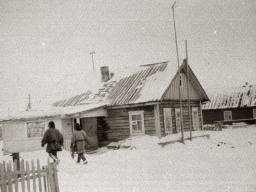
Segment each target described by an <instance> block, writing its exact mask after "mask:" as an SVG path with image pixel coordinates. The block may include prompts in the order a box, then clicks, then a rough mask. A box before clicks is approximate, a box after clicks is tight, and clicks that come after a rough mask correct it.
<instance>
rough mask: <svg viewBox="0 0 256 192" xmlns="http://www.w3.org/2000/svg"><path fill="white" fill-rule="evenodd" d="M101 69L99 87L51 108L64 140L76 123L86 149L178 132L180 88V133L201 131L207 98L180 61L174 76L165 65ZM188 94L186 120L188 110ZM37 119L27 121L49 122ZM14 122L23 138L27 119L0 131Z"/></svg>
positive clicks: (189, 71) (174, 70)
mask: <svg viewBox="0 0 256 192" xmlns="http://www.w3.org/2000/svg"><path fill="white" fill-rule="evenodd" d="M102 69H104V70H101V71H102V75H103V77H102V80H103V83H102V86H101V87H100V88H99V89H97V91H94V92H93V91H89V92H85V93H81V94H80V95H77V96H74V97H72V98H68V99H66V100H62V101H58V102H55V103H53V105H52V106H53V108H52V110H53V112H52V115H51V117H50V118H51V119H53V118H54V119H53V120H54V121H55V120H56V121H57V122H58V125H57V127H58V128H59V129H60V130H61V131H62V133H63V134H64V137H65V140H66V141H68V140H70V138H71V134H72V131H73V125H74V123H75V122H79V123H80V124H81V126H82V128H83V129H84V130H85V131H86V132H87V135H88V136H89V137H90V140H91V143H92V146H91V148H92V149H94V148H97V147H98V146H104V145H107V144H108V143H110V142H112V141H118V140H122V139H126V138H128V137H131V136H136V135H144V134H147V135H157V136H158V137H161V136H165V135H166V134H173V133H177V132H179V131H180V120H181V115H180V104H179V94H178V93H179V91H178V90H179V84H180V83H181V99H182V112H183V120H182V121H183V128H184V130H185V131H186V130H189V125H190V122H189V121H191V124H192V125H193V129H194V130H200V129H202V122H203V120H202V103H203V102H206V101H209V98H208V96H207V95H206V93H205V91H204V89H203V88H202V86H201V84H200V83H199V81H198V79H197V78H196V76H195V74H194V73H193V71H192V70H191V68H190V67H189V66H187V63H186V61H185V60H184V62H183V64H182V66H181V68H180V69H181V76H180V77H179V74H178V72H177V67H176V66H172V65H170V64H168V62H162V63H155V64H148V65H142V66H140V68H139V69H138V70H136V71H133V72H130V73H129V72H127V71H126V72H125V73H124V74H115V75H114V76H113V77H112V78H110V76H109V73H108V70H107V69H108V68H107V67H104V68H102ZM187 69H188V70H187ZM188 74H189V80H190V81H189V82H188V79H187V76H188ZM188 91H189V95H190V111H191V114H192V118H191V119H189V111H188V110H189V109H188ZM46 113H47V112H46ZM42 117H43V116H42V115H41V116H40V115H38V116H35V117H34V118H33V120H31V122H40V121H41V122H42V121H44V122H45V121H48V120H49V119H48V118H49V115H48V116H47V119H46V117H44V119H43V118H42ZM15 121H16V122H23V125H21V127H22V126H23V128H24V130H23V131H24V133H23V135H24V137H28V130H29V128H28V118H24V117H22V118H19V119H17V118H16V117H13V118H9V119H6V120H5V121H4V127H6V125H5V124H8V123H10V124H12V123H13V122H15ZM9 127H12V126H11V125H10V126H9ZM10 129H18V128H14V127H12V128H10ZM4 130H5V128H4ZM5 131H7V130H5ZM37 136H38V135H37ZM4 138H5V136H4Z"/></svg>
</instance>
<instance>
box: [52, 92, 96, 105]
mask: <svg viewBox="0 0 256 192" xmlns="http://www.w3.org/2000/svg"><path fill="white" fill-rule="evenodd" d="M91 94H92V92H91V91H87V92H85V93H82V94H79V95H76V96H74V97H71V98H69V99H65V100H61V101H57V102H55V103H53V104H52V106H53V107H67V106H76V105H78V104H80V103H81V102H83V101H84V100H87V99H89V97H90V95H91Z"/></svg>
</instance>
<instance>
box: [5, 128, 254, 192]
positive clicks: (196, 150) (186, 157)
mask: <svg viewBox="0 0 256 192" xmlns="http://www.w3.org/2000/svg"><path fill="white" fill-rule="evenodd" d="M194 134H197V133H194ZM205 134H210V139H207V138H206V137H204V138H197V139H194V140H193V141H192V142H191V141H186V142H185V145H184V144H181V143H175V144H170V145H167V146H165V147H163V148H162V147H161V146H160V145H158V144H157V142H158V139H157V138H156V137H150V136H144V137H142V138H140V139H135V140H134V141H133V145H134V146H135V147H136V149H132V150H131V149H119V150H107V149H106V148H102V149H100V150H99V152H98V153H96V154H90V155H86V157H87V159H88V161H89V163H88V164H87V165H82V164H81V165H77V164H76V163H75V160H73V159H72V158H71V157H70V154H69V153H68V152H60V153H59V157H60V159H61V163H60V164H59V166H58V170H59V183H60V191H61V192H70V191H76V192H90V191H111V192H112V191H122V192H124V191H168V192H169V191H175V192H176V191H186V192H187V191H195V192H200V191H204V192H205V191H216V192H222V191H225V192H227V191H232V192H236V191H237V192H238V191H239V192H241V191H243V192H244V191H256V180H255V178H256V126H253V127H249V128H237V129H224V130H223V131H218V132H217V131H216V132H205ZM0 145H1V144H0ZM0 147H1V146H0ZM21 157H22V158H24V159H26V160H27V159H28V160H30V159H37V158H38V159H40V161H41V162H42V163H43V164H45V163H46V161H47V154H46V153H45V151H36V152H32V153H21ZM0 158H1V160H2V159H4V160H10V159H11V158H10V156H6V155H5V156H2V154H1V156H0Z"/></svg>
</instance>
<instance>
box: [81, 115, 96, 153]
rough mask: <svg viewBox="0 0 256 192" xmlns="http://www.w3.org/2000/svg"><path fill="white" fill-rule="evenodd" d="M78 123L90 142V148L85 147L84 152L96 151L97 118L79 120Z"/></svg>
mask: <svg viewBox="0 0 256 192" xmlns="http://www.w3.org/2000/svg"><path fill="white" fill-rule="evenodd" d="M80 123H81V126H82V129H83V130H84V131H85V132H86V134H87V136H88V139H89V142H90V146H88V145H86V150H95V149H98V135H97V134H98V133H97V117H86V118H81V119H80Z"/></svg>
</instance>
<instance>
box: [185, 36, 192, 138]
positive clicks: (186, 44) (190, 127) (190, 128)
mask: <svg viewBox="0 0 256 192" xmlns="http://www.w3.org/2000/svg"><path fill="white" fill-rule="evenodd" d="M185 48H186V65H187V81H188V83H187V93H188V115H189V132H190V140H191V141H192V126H191V111H190V94H189V69H188V42H187V40H185Z"/></svg>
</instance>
